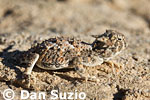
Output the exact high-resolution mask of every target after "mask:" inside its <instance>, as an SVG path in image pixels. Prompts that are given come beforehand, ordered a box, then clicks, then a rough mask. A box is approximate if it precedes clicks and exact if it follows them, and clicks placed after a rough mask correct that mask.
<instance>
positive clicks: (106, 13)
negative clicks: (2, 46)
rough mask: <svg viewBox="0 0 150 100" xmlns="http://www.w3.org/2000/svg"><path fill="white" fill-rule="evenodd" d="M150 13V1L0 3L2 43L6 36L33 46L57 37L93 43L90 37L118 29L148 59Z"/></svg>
mask: <svg viewBox="0 0 150 100" xmlns="http://www.w3.org/2000/svg"><path fill="white" fill-rule="evenodd" d="M149 10H150V1H149V0H140V1H139V0H0V36H1V38H0V42H4V39H2V36H3V37H5V38H6V39H7V40H6V39H5V41H7V42H8V41H12V40H13V41H15V42H16V43H19V44H22V43H23V44H24V43H27V41H28V40H29V43H28V44H31V43H33V42H34V41H35V40H36V41H39V40H44V39H46V38H50V37H51V36H55V35H65V36H76V37H79V38H82V39H85V40H87V41H89V42H91V41H93V39H92V38H91V37H90V35H91V34H102V33H103V32H105V30H106V29H115V30H117V31H119V32H122V33H123V34H124V35H125V36H126V37H127V39H128V41H129V43H130V45H129V47H130V48H131V51H132V48H137V51H138V53H140V52H142V54H141V55H143V53H146V55H147V54H148V53H149V52H150V50H149V48H148V47H149V45H150V39H149V37H150V30H149V29H150V11H149ZM8 38H9V39H8ZM14 38H15V39H14ZM20 46H21V45H20ZM22 48H23V47H22ZM27 48H28V46H27V47H26V49H27ZM132 52H134V51H132ZM146 55H144V57H145V56H146Z"/></svg>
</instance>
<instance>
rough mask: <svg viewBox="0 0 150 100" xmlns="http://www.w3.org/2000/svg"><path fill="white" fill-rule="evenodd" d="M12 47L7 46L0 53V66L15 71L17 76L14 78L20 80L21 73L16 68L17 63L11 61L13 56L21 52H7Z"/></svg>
mask: <svg viewBox="0 0 150 100" xmlns="http://www.w3.org/2000/svg"><path fill="white" fill-rule="evenodd" d="M13 46H14V45H9V46H8V47H6V48H5V49H4V50H3V51H2V52H0V57H1V58H2V64H3V65H4V66H7V67H9V68H10V69H13V70H14V71H15V73H16V74H17V76H16V78H17V79H20V78H21V76H22V72H21V70H20V69H19V68H17V67H16V66H17V65H18V63H17V62H15V60H14V59H13V56H14V55H15V54H18V53H19V54H20V53H22V52H21V51H19V50H15V51H11V52H9V50H11V49H12V48H13Z"/></svg>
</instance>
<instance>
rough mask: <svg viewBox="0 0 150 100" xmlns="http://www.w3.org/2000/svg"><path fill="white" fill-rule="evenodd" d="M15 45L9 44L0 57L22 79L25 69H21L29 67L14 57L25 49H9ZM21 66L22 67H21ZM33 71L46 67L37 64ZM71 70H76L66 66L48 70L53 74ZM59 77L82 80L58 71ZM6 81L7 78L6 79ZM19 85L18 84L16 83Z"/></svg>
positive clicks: (41, 70)
mask: <svg viewBox="0 0 150 100" xmlns="http://www.w3.org/2000/svg"><path fill="white" fill-rule="evenodd" d="M13 46H14V45H9V46H8V47H6V48H5V49H4V50H3V51H2V52H0V57H1V58H2V64H3V65H4V66H6V67H9V68H10V69H13V70H14V71H15V73H16V80H22V76H23V73H24V72H23V71H21V70H20V69H21V68H27V66H26V64H20V63H19V62H18V61H17V60H16V59H14V57H15V56H16V55H19V54H22V53H23V52H24V51H19V50H14V51H9V50H11V49H12V48H13ZM19 67H20V68H19ZM33 71H35V72H44V71H45V70H44V69H41V68H38V67H37V66H36V65H35V67H34V68H33ZM69 71H75V69H74V68H66V69H59V70H55V71H53V70H51V71H50V70H47V72H48V73H49V74H50V75H53V74H54V73H55V72H62V73H65V72H69ZM55 75H57V76H58V77H60V78H62V79H65V80H68V81H71V82H75V81H76V80H80V79H79V78H76V77H75V78H74V77H71V76H68V75H65V74H60V73H57V74H55ZM4 81H5V79H4ZM16 86H17V85H16Z"/></svg>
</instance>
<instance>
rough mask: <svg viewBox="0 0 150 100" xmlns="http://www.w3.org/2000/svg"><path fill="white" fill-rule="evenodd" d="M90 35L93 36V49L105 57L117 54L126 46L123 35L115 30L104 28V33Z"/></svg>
mask: <svg viewBox="0 0 150 100" xmlns="http://www.w3.org/2000/svg"><path fill="white" fill-rule="evenodd" d="M92 37H94V38H95V41H94V42H93V43H92V49H93V51H94V52H96V53H97V54H98V55H99V56H100V57H103V58H105V59H109V58H111V57H113V56H115V55H117V54H118V53H120V52H121V51H122V50H123V49H125V48H126V46H127V44H126V40H125V37H124V35H123V34H121V33H119V32H117V31H115V30H106V32H105V33H104V34H101V35H92Z"/></svg>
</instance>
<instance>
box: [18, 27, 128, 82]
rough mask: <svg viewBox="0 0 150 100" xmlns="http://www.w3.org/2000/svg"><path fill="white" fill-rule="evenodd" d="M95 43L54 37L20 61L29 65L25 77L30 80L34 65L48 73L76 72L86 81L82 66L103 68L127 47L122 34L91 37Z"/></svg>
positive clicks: (38, 45)
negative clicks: (104, 63)
mask: <svg viewBox="0 0 150 100" xmlns="http://www.w3.org/2000/svg"><path fill="white" fill-rule="evenodd" d="M92 37H94V38H95V40H94V41H93V43H91V44H90V43H86V42H83V41H81V40H77V39H75V38H69V37H55V38H50V39H48V40H45V41H43V42H42V43H38V44H37V45H35V46H33V47H31V49H29V50H28V51H26V52H25V53H24V54H22V56H21V57H19V59H20V61H21V63H28V65H29V66H28V67H27V69H26V71H25V75H28V76H30V75H31V72H32V69H33V67H34V66H35V64H36V65H37V66H38V67H39V68H41V69H45V70H58V69H64V68H72V67H73V68H75V70H76V72H77V73H78V74H79V75H80V76H81V78H84V79H87V78H89V76H88V75H85V73H84V72H85V70H84V68H83V66H96V65H101V64H102V63H103V62H105V61H108V60H110V59H111V58H113V57H114V56H116V55H117V54H119V53H120V52H121V51H122V50H123V49H125V47H126V40H125V37H124V35H123V34H121V33H119V32H117V31H115V30H106V32H105V33H104V34H101V35H92Z"/></svg>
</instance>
